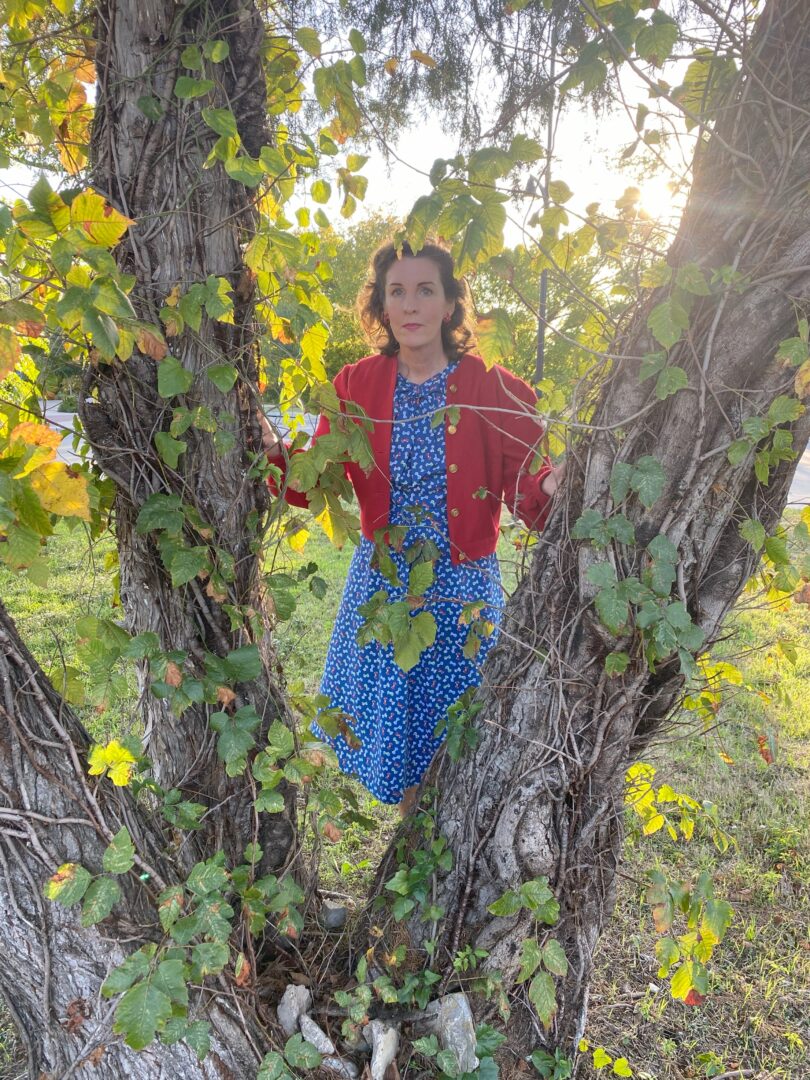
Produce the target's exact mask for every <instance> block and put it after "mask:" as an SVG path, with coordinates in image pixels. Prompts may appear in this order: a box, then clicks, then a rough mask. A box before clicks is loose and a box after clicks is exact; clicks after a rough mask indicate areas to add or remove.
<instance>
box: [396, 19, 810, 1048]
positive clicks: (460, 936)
mask: <svg viewBox="0 0 810 1080" xmlns="http://www.w3.org/2000/svg"><path fill="white" fill-rule="evenodd" d="M718 115H719V120H718V122H717V125H716V129H715V130H714V132H713V133H712V135H711V136H710V137H709V136H707V137H706V139H705V140H701V141H700V142H699V146H698V153H697V158H696V162H695V178H694V185H693V188H692V193H691V195H690V198H689V202H688V206H687V208H686V211H685V213H684V216H683V219H682V224H681V226H680V229H679V232H678V234H677V238H676V240H675V242H674V244H673V246H672V248H671V250H670V252H669V256H668V261H669V263H670V265H671V266H672V267H673V268H677V267H679V266H681V265H683V264H684V263H686V262H690V261H694V262H697V263H698V264H699V265H700V267H701V268H702V269H703V271H704V273H705V275H706V277H707V279H708V278H710V277H711V275H712V271H714V270H715V269H717V268H720V267H733V269H734V271H735V272H736V273H737V274H738V275H741V276H740V277H736V278H735V280H736V281H737V282H739V283H740V284H739V287H734V286H731V287H729V288H728V289H726V290H724V291H722V292H719V293H718V292H713V294H712V295H707V296H698V297H696V298H695V303H694V306H693V307H692V310H691V314H690V318H689V330H688V333H687V334H686V336H685V337H684V339H683V340H682V341H681V342H680V343H679V344H678V345H677V346H675V347H674V348H673V350H672V351H671V354H670V357H669V362H670V363H674V364H678V365H680V366H682V367H683V368H684V369H685V370H686V372H687V373H688V378H689V385H688V387H687V388H686V389H684V390H681V391H680V392H678V393H677V394H675V395H673V396H671V397H669V398H668V399H666V400H664V401H658V399H657V398H656V397H655V394H654V392H653V389H652V385H653V383H654V381H655V380H647V381H645V382H643V383H642V382H640V381H639V365H640V358H641V357H642V356H643V355H644V354H647V353H652V352H655V351H656V350H657V349H659V348H660V346H658V345H657V343H656V342H655V341H654V340H653V338H652V336H651V334H650V331H649V329H648V328H647V318H648V315H649V313H650V311H651V310H652V309H653V308H654V307H655V306H656V305H657V304H658V303H660V302H661V301H662V300H663V299H664V298H665V297H666V295H667V293H666V291H665V290H663V289H659V290H656V291H655V292H654V293H653V294H652V295H650V297H649V299H648V300H647V301H646V302H644V303H642V304H641V305H640V306H638V307H637V308H636V309H635V310H634V311H633V312H632V313H631V315H630V316H629V317H628V321H627V324H626V327H625V329H624V331H623V332H622V333H621V335H620V337H619V339H618V340H617V341H616V342H615V343H614V346H613V349H612V352H613V353H614V354H620V355H621V356H623V357H625V359H622V360H621V361H616V362H613V363H612V365H611V366H610V367H609V368H608V369H607V370H603V371H601V372H600V378H601V379H602V385H601V387H600V388H599V396H598V401H597V403H596V407H595V409H594V412H593V414H592V420H591V424H592V427H591V428H590V429H589V430H588V432H587V433H586V434H585V435H584V437H582V438H581V439H579V440H577V441H574V442H573V445H572V448H571V452H570V453H569V455H568V472H567V476H566V480H565V483H564V486H563V488H562V489H561V491H560V493H559V495H558V496H557V502H556V505H555V509H554V511H553V512H552V516H551V518H550V520H549V523H548V525H547V527H546V529H545V532H544V533H543V535H542V537H541V540H540V543H539V544H538V545H537V547H536V548H535V553H534V556H533V559H532V562H531V568H530V570H529V572H528V573H527V575H526V576H525V578H524V579H523V580H522V582H521V584H520V585H519V587H518V589H517V591H516V592H515V594H514V596H513V597H512V599H511V601H510V603H509V604H508V607H507V610H506V613H505V618H504V622H503V629H502V636H501V639H500V642H499V644H498V646H497V647H496V649H495V650H493V652H492V654H491V655H490V657H489V659H488V661H487V664H486V666H485V671H484V681H483V684H482V687H481V690H480V697H479V700H480V701H481V702H482V703H483V709H482V711H481V712H480V714H479V715H478V717H477V718H476V721H475V725H476V728H477V730H478V732H479V734H480V736H481V737H480V741H479V745H478V747H477V749H476V750H475V751H473V752H471V753H468V754H467V755H466V756H463V757H462V758H461V760H460V761H458V762H457V763H454V762H453V761H451V760H450V758H449V757H448V756H447V755H446V754H440V755H439V756H438V757H437V760H436V761H435V762H434V765H433V767H432V769H431V771H430V773H429V774H428V777H427V778H426V784H428V785H434V786H435V788H436V789H437V790H438V795H437V797H436V827H437V829H438V830H439V831H440V832H441V833H442V834H443V835H444V837H446V839H447V841H448V843H449V846H450V849H451V851H452V854H453V866H452V869H451V870H450V871H449V872H444V871H437V872H436V877H435V880H434V886H435V887H434V892H433V895H432V897H431V899H432V901H433V902H434V903H436V904H439V905H441V906H442V907H444V909H445V911H446V916H445V918H444V921H443V923H441V924H440V931H439V944H438V948H437V951H436V954H435V957H434V960H433V966H438V968H439V970H449V965H450V962H451V960H452V958H453V956H454V955H455V953H456V951H457V949H458V948H459V947H461V946H464V945H466V944H471V945H473V946H477V947H481V948H484V949H486V950H488V957H487V959H486V961H485V962H484V968H485V969H486V968H488V969H497V970H500V971H501V972H502V973H503V974H504V977H505V985H506V986H507V988H510V987H512V988H514V985H515V977H516V975H517V973H518V969H519V963H520V961H519V958H520V953H521V943H522V941H523V939H524V938H526V937H528V936H534V935H535V934H536V932H537V930H538V929H539V930H540V934H539V937H540V941H541V943H542V941H543V940H544V937H545V936H546V935H549V936H554V937H556V938H557V939H558V940H559V941H560V943H561V944H562V945H563V947H564V949H565V952H566V955H567V958H568V961H569V971H568V975H567V976H566V977H564V978H557V979H556V983H557V1003H558V1009H557V1013H556V1016H555V1017H554V1019H553V1021H552V1024H551V1027H550V1029H549V1030H544V1029H543V1027H542V1026H541V1025H540V1024H539V1023H538V1022H537V1019H536V1017H532V1015H531V1013H530V1010H527V1011H524V1012H523V1019H524V1021H525V1025H524V1026H522V1027H521V1025H519V1024H515V1026H513V1029H512V1036H511V1044H512V1045H514V1046H515V1047H516V1048H518V1049H521V1048H522V1049H523V1051H524V1052H525V1051H526V1050H528V1049H531V1048H532V1047H537V1046H539V1045H546V1046H550V1047H559V1048H561V1049H563V1050H564V1052H566V1053H569V1054H573V1055H576V1047H577V1044H578V1041H579V1038H580V1037H581V1035H582V1032H583V1029H584V1025H585V1018H586V1013H587V997H588V984H589V979H590V976H591V972H592V969H593V956H594V950H595V948H596V944H597V941H598V938H599V935H600V932H601V931H602V928H603V926H604V924H605V920H606V918H607V917H608V915H609V913H610V910H611V907H612V905H613V901H614V886H615V877H616V871H617V867H618V866H619V863H620V860H621V847H622V835H623V833H622V817H623V786H624V775H625V770H626V768H627V766H628V764H629V763H631V762H632V761H633V760H634V759H635V758H637V756H638V755H639V754H640V753H641V752H642V751H643V749H644V748H645V747H646V746H647V745H648V744H649V743H650V741H651V740H652V739H653V738H654V737H655V736H656V735H657V734H658V733H660V732H661V731H662V729H663V728H664V727H665V726H666V724H667V721H668V719H669V718H670V717H671V715H672V710H673V707H674V705H675V704H676V703H677V701H678V699H679V696H680V693H681V691H682V688H683V676H682V675H681V673H680V671H679V665H678V661H677V658H675V657H673V658H671V659H670V660H664V661H661V662H659V663H658V664H657V666H656V670H655V671H654V672H651V671H650V670H649V669H648V666H647V664H646V662H645V658H644V655H643V650H642V647H641V643H640V634H639V631H638V629H637V628H635V627H634V626H633V624H632V619H631V623H630V626H629V628H628V629H627V631H626V633H624V634H622V635H621V636H620V637H615V636H613V635H612V634H611V633H610V632H609V631H608V630H607V629H606V628H605V627H604V626H603V625H602V624H601V623H600V621H599V619H598V618H597V615H596V612H595V610H594V607H593V604H592V601H593V599H594V594H595V592H596V588H595V586H594V585H592V584H591V583H590V582H589V581H588V579H587V577H586V574H587V571H588V569H589V567H590V566H591V565H592V564H594V563H595V562H597V561H600V560H604V559H609V560H610V561H611V562H612V564H613V565H614V567H615V569H616V571H617V574H618V578H619V580H622V579H623V578H625V577H628V576H630V575H636V576H639V577H640V576H641V572H642V569H643V567H644V566H645V560H647V561H648V556H646V555H645V553H644V550H643V548H644V546H645V545H646V544H647V543H648V542H649V541H650V540H651V539H652V538H653V537H654V536H656V535H657V534H659V533H661V534H665V535H666V536H667V537H668V538H669V539H670V540H671V541H672V543H673V544H675V545H676V547H677V549H678V563H677V580H676V582H675V583H674V585H673V593H672V599H673V600H677V599H681V600H682V601H683V602H684V604H685V605H686V607H687V608H688V611H689V613H690V614H691V616H692V619H693V620H694V621H695V622H696V623H697V624H698V625H699V626H700V627H701V628H702V629H703V631H704V632H705V635H706V640H707V642H711V641H712V640H714V639H716V638H717V636H718V633H719V631H720V628H721V625H722V622H723V619H724V617H725V616H726V614H727V613H728V612H729V609H730V608H731V607H732V605H733V604H734V602H735V600H736V598H737V597H738V595H739V593H740V591H741V590H742V588H743V585H744V584H745V582H746V581H747V580H748V578H749V577H750V576H751V574H752V572H753V571H754V570H755V568H756V565H757V561H758V556H757V554H756V552H755V551H754V549H753V548H752V546H751V545H750V544H748V543H747V542H746V541H745V540H743V539H742V538H741V536H740V533H739V526H740V523H741V522H742V521H744V520H745V519H746V518H748V517H751V518H757V519H759V521H761V522H762V524H763V525H764V526H765V529H766V530H767V531H768V532H769V533H770V532H771V531H772V530H773V529H774V527H775V526H776V525H777V523H778V522H779V520H780V517H781V514H782V511H783V509H784V506H785V503H786V500H787V494H788V490H789V486H790V481H791V478H792V475H793V473H794V470H795V465H796V461H797V460H798V457H800V456H801V453H802V452H803V450H804V448H805V447H806V445H807V442H808V436H810V412H804V413H803V415H801V416H800V417H799V418H798V419H797V420H795V421H794V422H793V423H792V424H787V425H782V426H783V427H788V428H789V429H790V430H792V433H793V449H794V450H795V452H796V457H795V458H794V459H793V460H790V461H781V462H779V463H778V464H777V465H776V466H775V467H773V468H772V469H771V473H770V478H769V482H768V484H767V485H766V484H763V483H760V482H759V481H758V480H757V479H756V476H755V474H754V469H753V459H754V451H753V450H752V451H751V452H750V453H749V454H748V455H747V456H746V457H745V459H744V460H743V461H742V462H741V463H739V464H737V465H734V466H733V465H731V464H730V463H729V459H728V456H727V450H728V447H729V445H730V444H731V443H732V442H733V441H734V440H735V439H738V438H740V437H741V435H742V424H743V422H744V421H745V420H746V418H748V417H756V416H761V415H764V414H765V413H766V412H767V410H768V408H769V406H770V404H771V402H773V401H774V399H775V398H777V397H778V396H779V395H783V394H788V395H789V394H792V393H793V385H794V374H795V370H794V369H792V368H790V367H786V366H785V365H784V364H783V363H780V362H778V361H777V360H776V359H775V353H776V350H777V346H778V344H779V342H780V341H781V340H783V339H784V338H787V337H792V336H795V334H796V324H797V313H799V314H800V313H801V312H802V310H804V311H806V310H807V306H808V301H810V202H809V201H808V197H807V177H808V175H810V23H808V20H807V13H806V10H805V5H804V4H802V3H800V2H798V0H774V2H773V3H771V4H769V5H768V6H767V8H766V9H765V10H764V11H763V13H762V15H761V17H760V20H759V22H758V25H757V28H756V30H755V33H754V35H753V37H752V40H751V43H750V51H749V55H748V56H747V58H746V64H745V67H744V68H743V71H742V74H741V75H740V77H739V79H738V81H737V83H736V85H735V87H734V89H733V92H732V93H731V94H730V96H729V98H728V100H727V101H726V102H725V103H724V107H722V108H721V109H720V110H719V113H718ZM633 358H637V359H633ZM462 422H463V421H462ZM643 455H653V456H655V457H657V458H658V459H659V461H660V462H661V464H662V465H663V468H664V470H665V473H666V483H665V487H664V490H663V493H662V494H661V496H660V498H658V499H657V500H656V501H655V503H654V505H653V506H652V507H651V508H650V509H645V508H644V507H643V506H642V505H641V504H640V502H639V501H638V500H637V499H634V498H632V497H631V498H630V499H629V500H628V502H627V503H626V504H625V506H624V507H623V510H624V511H625V513H626V514H627V516H628V517H629V518H630V519H631V520H632V522H633V524H634V526H635V534H636V539H637V544H636V545H635V546H630V545H628V546H623V545H619V544H616V543H613V544H611V545H610V546H609V547H608V549H607V551H606V552H598V551H596V549H595V548H594V547H592V546H591V545H590V544H588V543H585V542H578V541H574V540H572V539H570V529H571V526H572V525H573V524H574V522H575V521H576V520H577V519H578V517H579V516H580V514H581V513H582V511H583V510H584V509H585V508H590V507H593V508H595V509H597V510H599V511H600V512H601V513H602V514H603V515H604V516H605V517H607V516H608V515H609V514H610V513H611V512H612V511H613V510H615V509H616V508H615V507H614V506H613V504H612V502H611V495H610V477H611V472H612V469H613V466H614V463H616V462H630V463H632V462H636V461H638V460H639V458H640V457H642V456H643ZM614 650H622V651H626V652H628V653H629V654H630V663H629V666H628V668H627V670H626V672H625V673H624V675H623V676H621V677H615V678H609V677H607V676H606V674H605V671H604V660H605V656H606V655H607V654H608V653H609V652H611V651H614ZM398 839H399V838H398ZM414 843H416V844H418V843H419V840H418V839H417V840H415V841H414ZM394 866H395V853H394V847H393V846H392V848H391V849H390V850H389V853H388V856H387V858H386V860H384V862H383V865H382V867H381V870H380V873H379V876H378V890H379V891H382V886H383V883H384V882H385V881H386V880H387V879H388V878H389V877H390V875H391V873H392V872H393V868H394ZM538 876H546V877H547V878H548V879H549V882H550V886H551V888H552V889H553V892H554V894H555V896H556V898H557V899H558V900H559V903H560V917H559V921H558V923H557V924H556V925H555V926H553V927H545V926H542V925H541V926H539V927H538V926H537V924H535V922H534V918H533V916H532V915H531V914H530V913H529V912H528V911H526V910H525V909H524V910H523V911H522V912H519V913H518V914H517V915H514V916H512V917H509V918H495V917H493V916H492V915H491V914H490V913H489V912H488V911H487V906H488V905H489V904H491V903H492V902H493V901H494V900H496V899H497V898H499V897H500V896H501V895H502V894H503V893H504V892H506V891H507V890H508V889H515V888H517V887H519V886H520V884H521V883H522V882H525V881H527V880H528V879H532V878H535V877H538ZM375 918H377V919H378V918H379V915H377V916H375ZM432 929H433V925H432V924H430V923H425V922H422V921H420V919H419V918H418V917H414V918H413V920H412V922H411V923H410V925H409V930H410V934H411V938H412V940H413V941H414V942H417V943H418V942H421V941H423V940H425V939H426V938H427V937H428V936H429V935H430V933H431V931H432ZM514 999H515V1002H516V1004H518V1003H519V1002H520V1001H523V1002H524V1003H525V1001H526V998H525V995H523V996H521V994H519V993H517V994H515V995H514ZM521 1043H522V1047H521V1046H520V1044H521Z"/></svg>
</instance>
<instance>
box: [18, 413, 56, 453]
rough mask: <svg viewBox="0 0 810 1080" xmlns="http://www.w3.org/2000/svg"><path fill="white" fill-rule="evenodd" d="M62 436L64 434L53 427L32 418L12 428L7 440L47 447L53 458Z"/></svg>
mask: <svg viewBox="0 0 810 1080" xmlns="http://www.w3.org/2000/svg"><path fill="white" fill-rule="evenodd" d="M63 438H64V436H63V435H61V434H60V433H59V432H58V431H54V429H53V428H49V427H47V426H46V425H45V424H38V423H36V421H34V420H25V421H23V423H22V424H17V426H16V427H15V428H13V429H12V431H11V434H10V435H9V442H24V443H25V445H26V446H42V447H45V448H49V449H50V450H51V451H52V453H51V455H50V456H51V458H53V457H54V455H55V454H56V451H57V449H58V447H59V444H60V443H61V441H62V439H63Z"/></svg>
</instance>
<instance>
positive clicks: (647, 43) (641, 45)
mask: <svg viewBox="0 0 810 1080" xmlns="http://www.w3.org/2000/svg"><path fill="white" fill-rule="evenodd" d="M679 34H680V31H679V29H678V24H677V23H676V22H675V20H674V19H673V18H671V17H670V16H669V15H667V14H666V13H665V12H663V11H655V12H653V17H652V19H651V20H650V23H649V25H648V26H644V27H642V28H641V30H639V32H638V36H637V37H636V52H637V53H638V55H639V56H640V57H641V59H642V60H647V61H649V63H651V64H653V65H654V66H655V67H663V65H664V62H665V61H666V60H667V59H668V58H669V56H670V55H671V53H672V50H673V48H674V47H675V42H676V41H677V40H678V37H679Z"/></svg>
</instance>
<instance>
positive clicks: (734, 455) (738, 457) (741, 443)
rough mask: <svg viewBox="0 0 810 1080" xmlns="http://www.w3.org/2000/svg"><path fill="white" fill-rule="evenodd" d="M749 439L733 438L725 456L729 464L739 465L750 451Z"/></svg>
mask: <svg viewBox="0 0 810 1080" xmlns="http://www.w3.org/2000/svg"><path fill="white" fill-rule="evenodd" d="M751 445H752V444H751V440H750V439H735V440H734V442H733V443H732V444H731V446H730V447H729V448H728V453H727V457H728V460H729V464H730V465H739V464H740V463H741V462H742V461H744V460H745V458H746V457H747V456H748V454H749V453H750V451H751Z"/></svg>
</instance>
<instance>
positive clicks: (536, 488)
mask: <svg viewBox="0 0 810 1080" xmlns="http://www.w3.org/2000/svg"><path fill="white" fill-rule="evenodd" d="M499 375H500V377H501V383H500V395H499V396H500V399H501V402H500V407H501V408H503V409H506V410H507V412H506V413H505V414H504V417H505V419H504V422H503V424H502V425H501V448H502V453H503V496H504V502H505V503H506V505H507V507H508V508H509V509H510V510H511V511H512V512H513V513H515V514H517V516H518V517H519V518H520V519H521V520H522V521H523V522H524V524H525V525H526V527H527V528H528V529H535V530H540V529H542V528H543V526H544V525H545V523H546V518H547V517H548V512H549V510H550V508H551V496H550V495H547V494H546V493H545V492H544V491H543V490H542V488H541V486H540V485H541V484H542V483H543V479H544V478H545V477H546V476H548V474H549V473H550V472H551V470H552V464H551V460H550V458H549V457H548V456H547V455H546V456H544V458H543V462H544V464H542V465H541V466H540V468H539V470H538V471H537V472H536V473H534V474H532V473H530V472H529V466H530V465H531V463H532V461H533V460H534V457H535V453H536V450H537V444H538V443H539V442H540V439H541V438H542V436H543V433H544V431H545V428H544V425H543V421H542V420H541V419H540V417H539V416H538V414H537V410H536V408H535V405H536V402H537V397H536V395H535V393H534V391H533V390H532V388H531V387H530V386H529V385H528V384H527V383H525V382H524V381H523V380H522V379H518V378H517V377H516V376H515V375H512V374H511V373H510V372H506V371H500V372H499Z"/></svg>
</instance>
